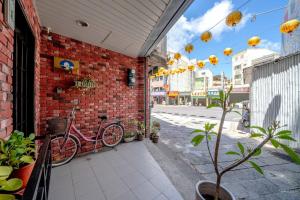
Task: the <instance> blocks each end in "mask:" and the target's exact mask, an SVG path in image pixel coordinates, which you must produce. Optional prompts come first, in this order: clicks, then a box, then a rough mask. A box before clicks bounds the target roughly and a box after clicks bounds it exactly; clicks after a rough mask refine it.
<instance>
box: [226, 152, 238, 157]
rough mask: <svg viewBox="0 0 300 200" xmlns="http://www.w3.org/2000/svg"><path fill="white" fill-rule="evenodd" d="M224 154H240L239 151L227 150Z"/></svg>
mask: <svg viewBox="0 0 300 200" xmlns="http://www.w3.org/2000/svg"><path fill="white" fill-rule="evenodd" d="M225 154H226V155H239V156H240V155H241V154H240V153H238V152H235V151H227V152H226V153H225Z"/></svg>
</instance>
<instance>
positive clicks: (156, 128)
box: [150, 121, 160, 140]
mask: <svg viewBox="0 0 300 200" xmlns="http://www.w3.org/2000/svg"><path fill="white" fill-rule="evenodd" d="M159 131H160V123H159V122H158V121H153V122H152V126H151V133H150V140H152V139H153V135H157V134H158V132H159Z"/></svg>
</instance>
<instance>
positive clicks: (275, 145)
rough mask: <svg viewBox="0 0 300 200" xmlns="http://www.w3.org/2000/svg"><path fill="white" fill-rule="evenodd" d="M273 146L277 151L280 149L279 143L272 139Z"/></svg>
mask: <svg viewBox="0 0 300 200" xmlns="http://www.w3.org/2000/svg"><path fill="white" fill-rule="evenodd" d="M270 141H271V143H272V145H273V146H274V147H275V148H276V149H277V148H278V147H279V145H280V144H279V142H277V141H276V140H275V139H270Z"/></svg>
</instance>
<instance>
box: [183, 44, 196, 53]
mask: <svg viewBox="0 0 300 200" xmlns="http://www.w3.org/2000/svg"><path fill="white" fill-rule="evenodd" d="M184 50H185V51H186V52H187V53H191V52H192V51H193V50H194V46H193V45H192V44H187V45H186V46H185V47H184Z"/></svg>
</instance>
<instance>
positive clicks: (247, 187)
mask: <svg viewBox="0 0 300 200" xmlns="http://www.w3.org/2000/svg"><path fill="white" fill-rule="evenodd" d="M220 114H221V111H220V110H219V109H206V108H204V107H187V106H185V107H184V106H177V107H176V106H157V105H156V106H155V107H154V109H153V112H152V120H156V121H159V122H160V123H161V131H160V142H159V145H157V147H160V146H163V147H162V148H160V149H161V151H162V153H164V151H165V150H164V149H168V151H171V152H173V154H174V157H176V159H175V160H182V161H184V162H185V163H186V164H187V165H188V166H189V167H191V168H192V169H194V171H196V172H197V174H198V175H197V177H198V180H199V179H200V180H202V179H206V180H211V181H215V174H214V169H213V165H212V164H211V161H210V159H209V154H208V150H207V147H206V145H205V144H204V143H203V144H201V145H199V146H197V147H194V146H193V145H192V144H191V139H192V138H193V136H194V135H193V134H191V132H192V131H193V130H194V129H199V128H202V127H203V125H204V123H205V122H206V121H210V122H214V123H218V119H219V118H220V117H219V116H220ZM238 117H239V116H238V115H237V114H231V115H230V116H228V118H226V121H225V123H224V129H223V130H224V134H223V136H222V140H221V146H220V157H219V164H220V165H221V166H222V167H224V166H227V165H228V164H229V163H231V162H232V161H234V160H235V159H236V157H235V156H232V155H226V154H225V152H227V151H229V150H230V151H234V150H237V146H236V143H237V142H238V141H239V142H241V143H243V144H244V145H245V146H249V147H253V146H256V145H257V144H258V141H257V140H254V139H251V138H249V134H248V133H246V132H242V133H241V132H238V131H235V130H234V128H235V127H236V126H235V125H233V124H237V123H238V122H237V121H238V119H239V118H238ZM210 144H211V145H210V146H211V149H213V144H214V140H213V141H212V142H211V143H210ZM156 154H157V153H156ZM169 157H170V156H169ZM252 160H253V161H255V162H256V163H257V164H258V165H260V166H261V167H262V169H263V170H264V175H260V174H259V173H257V172H256V171H255V170H254V169H253V168H251V166H249V165H248V164H247V163H244V164H242V165H240V166H239V167H237V168H236V169H234V170H233V171H231V172H228V174H225V175H224V177H223V180H222V184H223V185H224V186H225V187H227V188H228V189H229V190H230V191H231V192H232V193H233V194H234V195H235V197H236V198H237V199H243V200H260V199H284V200H297V199H299V196H300V168H299V166H297V165H296V164H294V163H292V162H291V160H290V158H289V157H288V156H286V155H285V154H283V153H282V152H281V151H279V150H275V149H274V148H271V146H269V145H267V146H266V147H265V148H263V151H262V154H261V155H260V156H259V157H258V158H254V159H252ZM174 166H175V165H174ZM186 169H187V168H186ZM180 170H181V172H182V175H180V176H182V177H183V178H182V180H185V179H187V178H186V177H189V175H186V176H185V175H184V174H185V173H184V171H185V169H180ZM187 171H188V169H187ZM189 173H191V172H189ZM170 176H171V179H173V178H172V173H171V174H170ZM176 176H179V175H178V174H177V175H176ZM174 179H176V177H175V178H174ZM177 180H178V178H177ZM187 183H188V181H187ZM192 183H193V184H195V180H192ZM178 184H180V183H178ZM181 184H182V183H181ZM175 185H176V182H175ZM189 185H191V184H190V183H189ZM179 187H182V186H180V185H179ZM184 192H185V191H182V193H184ZM185 199H188V198H185Z"/></svg>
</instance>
